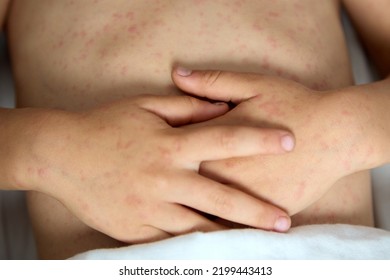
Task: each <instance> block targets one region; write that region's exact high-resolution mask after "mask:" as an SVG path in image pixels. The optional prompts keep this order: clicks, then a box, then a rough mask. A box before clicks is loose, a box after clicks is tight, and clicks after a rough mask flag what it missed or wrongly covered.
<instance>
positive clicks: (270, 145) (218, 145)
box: [175, 125, 295, 162]
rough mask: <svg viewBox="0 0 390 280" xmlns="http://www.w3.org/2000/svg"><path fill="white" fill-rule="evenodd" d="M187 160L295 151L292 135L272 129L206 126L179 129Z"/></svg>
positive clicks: (179, 140) (179, 138) (196, 160)
mask: <svg viewBox="0 0 390 280" xmlns="http://www.w3.org/2000/svg"><path fill="white" fill-rule="evenodd" d="M179 133H180V134H179V135H178V136H177V137H178V140H176V141H175V142H176V143H182V144H181V145H180V146H181V154H182V155H183V156H182V159H183V160H189V159H190V160H191V161H194V162H201V161H207V160H220V159H227V158H233V157H245V156H252V155H259V154H281V153H285V152H288V151H291V150H292V149H293V148H294V143H295V140H294V138H293V136H292V135H291V133H289V132H287V131H284V130H278V129H270V128H257V127H249V126H248V127H245V126H228V125H225V126H205V127H195V128H187V129H185V128H183V129H180V130H179Z"/></svg>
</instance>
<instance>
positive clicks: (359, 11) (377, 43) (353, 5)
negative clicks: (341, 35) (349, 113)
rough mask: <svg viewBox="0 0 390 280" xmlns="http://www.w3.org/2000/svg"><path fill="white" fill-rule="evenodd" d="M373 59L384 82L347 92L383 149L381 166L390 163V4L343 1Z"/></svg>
mask: <svg viewBox="0 0 390 280" xmlns="http://www.w3.org/2000/svg"><path fill="white" fill-rule="evenodd" d="M343 3H344V6H345V8H346V10H347V12H348V13H349V15H350V17H351V19H352V21H353V24H354V25H355V27H356V29H357V31H358V33H359V34H360V37H361V39H362V41H363V44H364V46H365V47H366V49H367V51H368V54H369V56H370V57H371V58H372V60H373V61H374V63H375V65H376V67H377V68H378V70H379V73H380V75H381V76H382V77H387V78H384V80H382V81H380V82H376V83H373V84H368V85H363V86H356V87H351V88H349V89H347V90H346V91H347V92H349V94H351V97H352V96H353V99H351V100H355V101H354V103H355V104H356V106H358V107H359V111H360V112H363V113H364V114H362V116H365V118H366V120H362V122H364V121H367V122H369V123H370V125H371V126H372V128H371V129H372V130H373V131H372V137H373V139H372V142H373V143H377V146H378V147H381V150H382V155H383V156H382V157H381V158H380V159H379V161H378V162H377V165H380V164H383V163H388V162H390V122H389V120H390V113H389V108H390V76H389V74H390V17H389V10H390V1H389V0H375V1H370V0H343Z"/></svg>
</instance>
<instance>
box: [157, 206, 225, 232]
mask: <svg viewBox="0 0 390 280" xmlns="http://www.w3.org/2000/svg"><path fill="white" fill-rule="evenodd" d="M160 213H164V215H158V214H157V213H156V214H157V215H158V218H157V219H156V223H155V226H156V227H158V228H160V229H162V230H164V231H165V232H168V233H170V234H171V235H181V234H186V233H191V232H196V231H201V232H210V231H218V230H224V229H226V227H225V226H223V225H219V224H217V223H215V222H213V221H210V220H209V219H207V218H206V217H204V216H202V215H200V214H199V213H197V212H195V211H194V210H192V209H189V208H187V207H184V206H182V205H179V204H175V203H167V204H166V206H165V207H164V211H162V212H160Z"/></svg>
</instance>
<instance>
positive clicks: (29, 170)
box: [0, 96, 290, 243]
mask: <svg viewBox="0 0 390 280" xmlns="http://www.w3.org/2000/svg"><path fill="white" fill-rule="evenodd" d="M227 110H228V106H227V105H226V104H225V105H223V104H222V105H218V104H211V103H209V102H206V101H200V100H197V99H194V98H191V97H188V96H187V97H186V96H165V97H164V96H159V97H157V96H138V97H133V98H129V99H126V100H121V101H118V102H116V103H112V104H106V105H105V106H102V107H99V108H95V109H94V110H91V111H86V112H81V113H72V112H65V111H59V110H44V109H12V110H6V109H0V130H1V134H0V178H1V179H0V180H1V182H0V183H1V186H2V187H5V188H7V189H21V190H36V191H39V192H42V193H45V194H48V195H50V196H52V197H54V198H56V199H57V200H59V201H60V202H62V203H63V204H64V205H65V206H66V207H67V208H68V209H69V210H70V211H71V212H73V213H74V214H75V215H76V216H77V217H78V218H79V219H80V220H82V221H83V222H84V223H86V224H87V225H89V226H90V227H92V228H94V229H97V230H99V231H101V232H103V233H106V234H107V235H110V236H111V237H113V238H116V239H118V240H121V241H125V242H131V243H134V242H145V241H149V240H153V239H156V238H164V237H167V236H170V235H178V234H183V233H187V232H191V231H193V230H202V231H210V230H217V229H222V228H223V227H221V226H220V225H218V224H216V223H214V222H212V221H210V220H208V219H206V218H205V217H204V216H202V215H201V214H199V213H196V212H194V211H192V210H191V209H197V210H199V211H200V212H204V213H209V214H212V215H215V216H218V217H222V218H225V219H227V220H232V221H235V222H238V223H242V224H247V225H250V226H253V227H259V228H266V229H275V230H278V231H284V230H287V229H288V227H289V225H290V224H289V218H288V217H287V216H286V214H285V213H284V212H283V211H281V210H280V209H278V208H276V207H274V206H271V205H268V204H266V203H264V202H261V201H260V200H257V199H255V198H253V197H251V196H249V195H247V194H245V193H244V192H241V191H238V190H233V189H230V188H228V187H226V186H224V185H222V184H220V183H218V182H214V181H212V180H209V179H207V178H204V177H202V176H201V175H199V174H198V169H199V165H200V163H201V162H202V161H203V160H217V159H222V158H230V157H236V156H245V155H252V154H258V153H260V154H262V153H282V152H284V150H283V149H282V147H281V144H280V143H281V142H280V141H281V138H282V137H284V136H286V134H287V133H286V132H283V131H280V130H262V129H255V128H251V127H245V126H236V127H232V126H229V127H226V126H225V127H223V126H218V127H214V128H206V129H194V128H191V127H188V128H186V127H183V125H185V124H187V123H191V122H201V121H204V120H207V119H210V118H214V117H216V116H219V115H221V114H223V113H225V112H226V111H227ZM177 126H182V127H180V128H179V127H177ZM243 139H246V140H247V142H246V141H245V143H244V145H242V143H243ZM205 147H207V148H206V149H205ZM244 206H245V207H244ZM243 209H245V211H244V210H243ZM243 211H244V212H245V213H246V214H245V215H244V213H243ZM248 213H250V214H248ZM263 216H266V217H267V219H264V218H261V217H263ZM280 217H282V218H283V219H284V220H286V221H287V223H285V224H284V227H283V228H278V227H276V226H275V223H276V221H277V220H278V219H279V218H280Z"/></svg>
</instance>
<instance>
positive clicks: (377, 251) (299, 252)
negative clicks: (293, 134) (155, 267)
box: [72, 224, 390, 260]
mask: <svg viewBox="0 0 390 280" xmlns="http://www.w3.org/2000/svg"><path fill="white" fill-rule="evenodd" d="M72 259H95V260H96V259H97V260H101V259H114V260H115V259H116V260H118V259H126V260H131V259H133V260H153V259H165V260H173V259H175V260H196V259H203V260H207V259H218V260H226V259H228V260H242V259H245V260H249V259H268V260H288V259H295V260H306V259H390V231H385V230H382V229H377V228H371V227H363V226H354V225H343V224H338V225H309V226H300V227H295V228H292V229H291V230H290V231H289V232H288V233H276V232H269V231H262V230H256V229H239V230H238V229H235V230H226V231H218V232H210V233H200V232H196V233H191V234H187V235H183V236H178V237H173V238H170V239H166V240H163V241H158V242H152V243H147V244H141V245H132V246H127V247H122V248H116V249H98V250H92V251H88V252H85V253H82V254H78V255H76V256H74V257H73V258H72Z"/></svg>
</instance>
